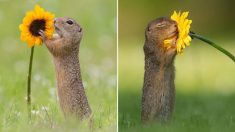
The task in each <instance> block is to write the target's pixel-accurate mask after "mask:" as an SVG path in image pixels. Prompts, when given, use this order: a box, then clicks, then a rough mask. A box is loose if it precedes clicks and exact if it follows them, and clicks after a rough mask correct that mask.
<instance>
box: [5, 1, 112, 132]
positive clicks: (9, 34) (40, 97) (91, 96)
mask: <svg viewBox="0 0 235 132" xmlns="http://www.w3.org/2000/svg"><path fill="white" fill-rule="evenodd" d="M35 4H36V2H34V1H14V2H11V1H0V27H2V28H1V32H0V104H1V105H0V131H14V132H15V131H19V132H21V131H89V127H88V122H87V121H84V122H75V121H67V120H65V119H64V117H63V115H62V113H61V111H60V108H59V102H58V100H57V93H56V82H55V73H54V65H53V62H52V57H51V55H50V54H49V52H48V51H47V49H46V47H45V46H37V47H35V54H34V62H33V70H32V108H33V110H32V120H31V121H30V122H29V121H28V118H27V105H26V104H27V103H26V100H25V97H26V88H27V87H26V86H27V85H26V84H27V72H28V62H29V55H30V49H29V48H28V47H27V45H26V43H25V42H21V41H20V38H19V36H20V32H19V29H18V25H19V24H20V23H21V21H22V19H23V17H24V14H25V12H26V11H28V10H32V9H33V8H34V5H35ZM39 4H40V5H41V6H42V7H43V8H45V9H46V10H49V11H51V12H53V13H55V15H56V17H62V16H68V17H72V18H74V19H76V20H77V21H78V22H79V23H80V24H81V26H82V27H83V31H84V36H83V39H82V42H81V47H80V64H81V69H82V78H83V82H84V86H85V90H86V94H87V97H88V100H89V103H90V106H91V108H92V111H93V118H94V126H93V130H94V131H116V127H117V117H116V114H117V107H116V102H117V99H116V21H115V20H116V10H115V9H116V2H115V1H108V0H100V1H92V2H89V1H86V0H79V1H76V0H72V1H65V0H64V1H45V2H39ZM87 5H89V8H88V7H87Z"/></svg>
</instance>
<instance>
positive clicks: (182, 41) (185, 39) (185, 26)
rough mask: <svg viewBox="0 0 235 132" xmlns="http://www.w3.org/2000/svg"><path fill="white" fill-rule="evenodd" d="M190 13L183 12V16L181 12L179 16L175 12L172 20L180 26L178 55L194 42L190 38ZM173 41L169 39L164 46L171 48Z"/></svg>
mask: <svg viewBox="0 0 235 132" xmlns="http://www.w3.org/2000/svg"><path fill="white" fill-rule="evenodd" d="M188 14H189V12H183V13H182V14H181V13H180V12H179V13H178V14H177V13H176V11H174V13H173V15H172V16H171V19H172V20H174V21H175V22H176V23H177V26H178V32H179V34H178V37H177V40H176V48H177V53H182V52H183V49H184V48H185V47H186V46H189V45H190V41H191V40H192V39H191V37H190V36H189V30H190V24H191V23H192V20H189V19H187V17H188ZM172 41H173V39H167V40H165V41H164V46H165V47H166V48H169V47H170V45H171V43H172Z"/></svg>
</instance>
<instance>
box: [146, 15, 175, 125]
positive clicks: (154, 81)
mask: <svg viewBox="0 0 235 132" xmlns="http://www.w3.org/2000/svg"><path fill="white" fill-rule="evenodd" d="M177 35H178V29H177V25H176V22H175V21H173V20H171V19H170V18H165V17H162V18H158V19H156V20H154V21H152V22H150V23H149V24H148V27H147V28H146V31H145V44H144V53H145V73H144V85H143V96H142V113H141V120H142V121H143V122H146V121H152V120H159V121H166V120H168V119H169V118H170V117H171V115H172V112H173V109H174V101H175V84H174V78H175V73H174V72H175V67H174V59H175V56H176V47H175V42H176V39H177ZM168 38H174V41H173V47H172V48H170V49H165V47H164V43H163V42H164V40H165V39H168Z"/></svg>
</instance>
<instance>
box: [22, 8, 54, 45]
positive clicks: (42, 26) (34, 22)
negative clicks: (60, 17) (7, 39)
mask: <svg viewBox="0 0 235 132" xmlns="http://www.w3.org/2000/svg"><path fill="white" fill-rule="evenodd" d="M53 19H54V14H52V13H50V12H47V11H44V9H43V8H41V7H40V6H39V5H36V6H35V8H34V10H33V11H29V12H27V13H26V15H25V17H24V19H23V22H22V24H20V25H19V28H20V30H21V36H20V38H21V40H22V41H26V42H27V43H28V46H29V47H32V46H34V45H41V44H42V39H41V38H40V35H39V30H43V31H44V32H45V35H46V37H47V38H51V37H52V35H53V32H54V27H53Z"/></svg>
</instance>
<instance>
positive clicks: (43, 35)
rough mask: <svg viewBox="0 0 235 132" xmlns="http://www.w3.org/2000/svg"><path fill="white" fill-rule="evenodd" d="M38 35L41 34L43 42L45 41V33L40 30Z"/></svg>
mask: <svg viewBox="0 0 235 132" xmlns="http://www.w3.org/2000/svg"><path fill="white" fill-rule="evenodd" d="M38 33H39V35H40V37H41V38H42V40H43V41H45V40H46V35H45V33H44V31H43V30H41V29H40V30H39V32H38Z"/></svg>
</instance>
